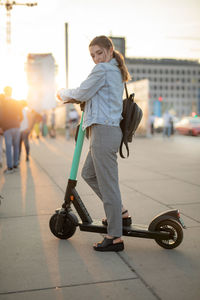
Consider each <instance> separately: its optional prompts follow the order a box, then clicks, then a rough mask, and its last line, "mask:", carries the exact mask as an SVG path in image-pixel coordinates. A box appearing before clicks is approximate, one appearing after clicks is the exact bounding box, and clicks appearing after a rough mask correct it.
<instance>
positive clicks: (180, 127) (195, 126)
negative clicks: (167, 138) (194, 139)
mask: <svg viewBox="0 0 200 300" xmlns="http://www.w3.org/2000/svg"><path fill="white" fill-rule="evenodd" d="M175 128H176V131H178V132H179V133H180V134H187V135H194V136H198V135H200V118H199V117H194V118H193V117H185V118H183V119H182V120H181V121H180V122H178V123H176V125H175Z"/></svg>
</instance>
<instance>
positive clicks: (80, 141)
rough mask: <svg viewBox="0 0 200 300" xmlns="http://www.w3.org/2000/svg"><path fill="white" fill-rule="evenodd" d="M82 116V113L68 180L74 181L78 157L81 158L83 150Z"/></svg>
mask: <svg viewBox="0 0 200 300" xmlns="http://www.w3.org/2000/svg"><path fill="white" fill-rule="evenodd" d="M83 115H84V112H83V113H82V116H81V123H80V126H79V131H78V137H77V141H76V146H75V150H74V156H73V160H72V166H71V172H70V176H69V179H70V180H76V177H77V172H78V167H79V162H80V157H81V152H82V148H83V142H84V137H85V130H83V129H82V124H83Z"/></svg>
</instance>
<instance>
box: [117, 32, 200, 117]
mask: <svg viewBox="0 0 200 300" xmlns="http://www.w3.org/2000/svg"><path fill="white" fill-rule="evenodd" d="M111 39H112V40H113V43H114V45H115V48H116V49H117V50H118V51H120V52H122V53H123V54H124V57H125V61H126V65H127V67H128V70H129V73H130V75H131V77H132V81H138V80H141V79H148V80H149V114H151V112H154V113H155V114H156V115H158V116H161V115H162V114H163V112H164V111H166V110H172V111H174V113H175V114H176V115H177V116H178V117H182V116H184V115H191V114H192V113H197V114H200V62H199V61H198V60H180V59H151V58H134V57H133V58H130V57H126V52H125V49H126V47H125V43H126V41H125V38H123V37H111Z"/></svg>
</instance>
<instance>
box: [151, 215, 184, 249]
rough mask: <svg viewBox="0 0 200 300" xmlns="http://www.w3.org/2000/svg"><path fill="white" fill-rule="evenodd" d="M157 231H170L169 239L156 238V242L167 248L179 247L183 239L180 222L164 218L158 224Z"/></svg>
mask: <svg viewBox="0 0 200 300" xmlns="http://www.w3.org/2000/svg"><path fill="white" fill-rule="evenodd" d="M155 230H156V231H165V232H169V234H170V236H169V239H167V240H161V239H159V238H157V239H155V241H156V243H157V244H158V245H159V246H161V247H163V248H165V249H174V248H176V247H178V246H179V245H180V244H181V242H182V240H183V230H182V227H181V225H179V223H178V222H176V221H173V220H163V221H161V222H160V223H158V225H157V226H156V229H155Z"/></svg>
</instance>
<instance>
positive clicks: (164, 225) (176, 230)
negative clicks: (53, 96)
mask: <svg viewBox="0 0 200 300" xmlns="http://www.w3.org/2000/svg"><path fill="white" fill-rule="evenodd" d="M83 114H84V112H83V113H82V118H81V123H80V126H79V132H78V137H77V141H76V146H75V151H74V156H73V161H72V167H71V172H70V177H69V180H68V184H67V188H66V192H65V197H64V203H63V205H62V208H59V209H57V210H56V211H55V214H53V215H52V217H51V218H50V221H49V226H50V230H51V232H52V233H53V234H54V235H55V236H56V237H57V238H59V239H69V238H70V237H72V236H73V234H74V233H75V231H76V228H77V226H79V228H80V230H81V231H88V232H99V233H105V234H106V233H107V227H106V226H105V225H103V224H102V222H101V221H99V220H92V218H91V216H90V214H89V212H88V211H87V209H86V207H85V205H84V203H83V202H82V200H81V198H80V196H79V194H78V193H77V191H76V189H75V187H76V184H77V180H76V176H77V172H78V166H79V161H80V156H81V151H82V146H83V141H84V136H85V132H84V131H83V130H82V121H83ZM71 204H73V205H74V208H75V210H76V211H77V213H78V215H79V217H80V220H79V218H78V217H77V215H75V214H74V213H73V211H72V209H71ZM182 228H186V227H185V225H184V223H183V221H182V219H181V217H180V212H179V210H177V209H173V210H167V211H165V212H163V213H160V214H159V215H157V216H156V217H155V218H153V220H152V221H151V223H150V224H149V226H146V225H131V226H128V227H123V235H124V236H130V237H139V238H147V239H154V240H155V241H156V243H157V244H158V245H160V246H161V247H163V248H166V249H173V248H176V247H178V246H179V245H180V244H181V242H182V240H183V229H182Z"/></svg>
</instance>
